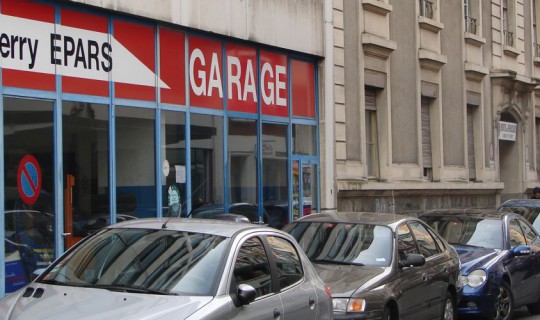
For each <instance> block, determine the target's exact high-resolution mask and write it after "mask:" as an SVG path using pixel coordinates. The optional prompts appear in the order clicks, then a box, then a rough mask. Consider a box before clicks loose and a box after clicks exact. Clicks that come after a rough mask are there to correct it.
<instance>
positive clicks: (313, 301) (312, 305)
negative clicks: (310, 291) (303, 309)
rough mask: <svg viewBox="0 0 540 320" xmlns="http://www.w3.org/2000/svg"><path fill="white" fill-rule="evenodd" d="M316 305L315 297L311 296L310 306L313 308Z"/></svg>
mask: <svg viewBox="0 0 540 320" xmlns="http://www.w3.org/2000/svg"><path fill="white" fill-rule="evenodd" d="M314 306H315V299H313V297H309V307H310V308H311V309H313V307H314Z"/></svg>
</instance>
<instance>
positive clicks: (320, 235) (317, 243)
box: [284, 222, 394, 267]
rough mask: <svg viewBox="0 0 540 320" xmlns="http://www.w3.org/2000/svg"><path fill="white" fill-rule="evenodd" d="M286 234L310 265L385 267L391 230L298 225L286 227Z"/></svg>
mask: <svg viewBox="0 0 540 320" xmlns="http://www.w3.org/2000/svg"><path fill="white" fill-rule="evenodd" d="M284 231H286V232H288V233H290V234H291V235H292V236H293V237H294V238H295V239H296V241H298V243H299V244H300V246H301V247H302V249H303V250H304V251H305V252H306V254H307V256H308V258H309V259H310V260H311V261H313V262H326V263H328V262H338V263H350V264H356V265H369V266H380V267H385V266H389V265H390V263H391V261H392V259H391V258H392V252H393V250H394V248H393V245H392V230H391V229H390V228H389V227H387V226H377V225H370V224H362V223H320V222H298V223H292V224H289V225H287V226H286V227H285V228H284Z"/></svg>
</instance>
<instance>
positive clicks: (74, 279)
mask: <svg viewBox="0 0 540 320" xmlns="http://www.w3.org/2000/svg"><path fill="white" fill-rule="evenodd" d="M224 240H225V238H222V237H218V236H213V235H207V234H199V233H188V232H179V231H172V230H166V229H165V230H147V229H105V230H103V231H102V232H100V233H99V234H98V235H96V236H95V237H93V238H92V239H91V240H89V241H87V242H85V243H84V244H82V245H81V247H79V248H78V249H77V250H76V251H75V252H73V254H71V255H68V256H65V257H64V258H63V259H62V260H61V261H60V263H59V264H58V265H57V267H56V268H54V269H52V270H50V272H49V273H45V274H43V281H44V282H47V281H55V282H58V283H62V284H65V285H69V286H84V287H93V286H96V287H102V288H107V286H110V287H111V288H114V287H117V286H125V287H133V288H144V289H149V290H158V291H160V292H164V293H169V292H170V293H177V294H186V295H211V290H212V289H213V283H214V281H215V279H216V278H217V277H218V276H219V275H220V273H219V272H218V271H219V268H216V266H217V265H219V261H220V260H221V259H222V257H223V255H224V253H225V249H226V247H227V241H224Z"/></svg>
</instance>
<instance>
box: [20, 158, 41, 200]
mask: <svg viewBox="0 0 540 320" xmlns="http://www.w3.org/2000/svg"><path fill="white" fill-rule="evenodd" d="M17 189H18V190H19V196H20V197H21V199H22V201H23V202H24V203H26V204H28V205H31V204H34V203H35V202H36V200H37V199H38V197H39V193H40V192H41V169H40V168H39V163H38V161H37V159H36V158H35V157H34V156H33V155H31V154H27V155H25V156H24V157H23V158H22V160H21V162H20V163H19V168H18V169H17Z"/></svg>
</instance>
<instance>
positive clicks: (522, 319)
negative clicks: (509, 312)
mask: <svg viewBox="0 0 540 320" xmlns="http://www.w3.org/2000/svg"><path fill="white" fill-rule="evenodd" d="M514 319H519V320H540V315H536V316H531V315H529V312H527V308H519V309H518V310H516V312H515V314H514Z"/></svg>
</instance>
